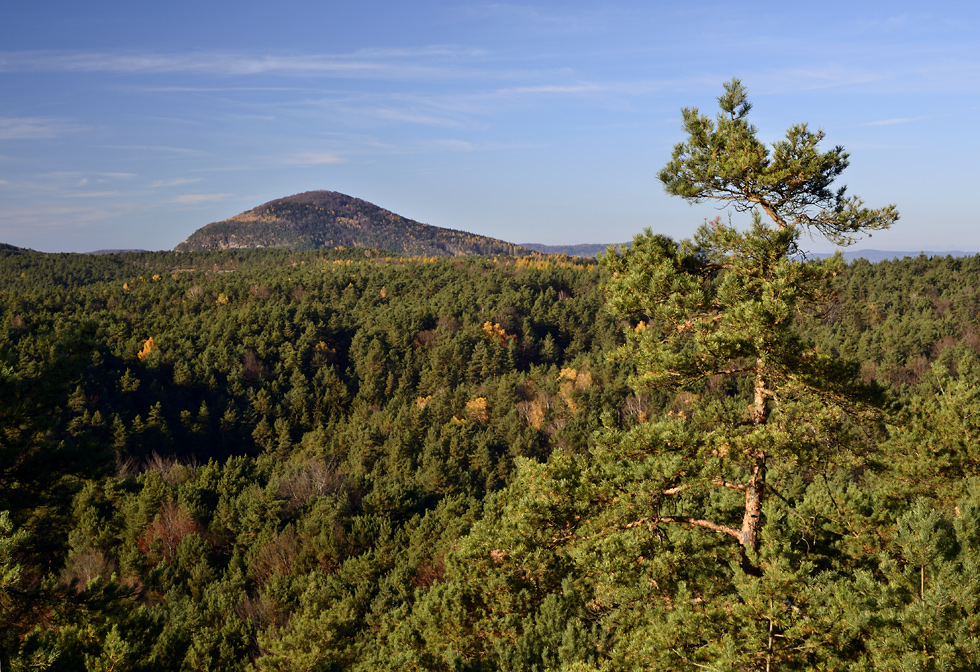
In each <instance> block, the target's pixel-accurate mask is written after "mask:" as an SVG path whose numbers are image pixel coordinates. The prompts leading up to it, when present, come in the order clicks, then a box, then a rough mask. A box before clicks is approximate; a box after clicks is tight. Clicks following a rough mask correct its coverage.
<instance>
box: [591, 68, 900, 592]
mask: <svg viewBox="0 0 980 672" xmlns="http://www.w3.org/2000/svg"><path fill="white" fill-rule="evenodd" d="M718 101H719V105H720V106H721V110H722V112H721V113H720V114H719V116H718V120H717V125H715V124H713V123H712V122H711V121H710V120H708V119H707V118H706V117H703V116H701V115H700V114H699V113H698V111H697V110H696V109H685V110H684V112H683V116H684V122H685V129H686V130H687V132H688V134H689V138H688V140H687V142H685V143H682V144H679V145H677V147H676V148H675V150H674V156H673V159H672V160H671V161H670V163H668V165H667V167H666V168H664V170H663V171H661V173H660V180H661V181H662V182H663V183H664V185H665V187H666V189H667V191H668V192H669V193H672V194H676V195H680V196H682V197H684V198H687V199H689V200H692V201H700V200H703V199H705V198H720V199H723V200H725V201H726V202H730V203H731V204H732V205H733V206H734V207H735V209H736V210H751V211H752V215H753V220H752V225H751V226H750V227H749V228H748V229H747V230H745V231H739V230H738V229H736V228H735V227H734V226H732V225H730V224H728V225H726V224H723V223H722V222H721V220H720V218H718V219H716V220H715V221H713V222H711V223H707V224H705V225H704V226H702V227H701V228H700V229H699V230H698V232H697V234H696V235H695V237H694V239H693V240H691V241H684V242H682V243H681V244H680V245H677V244H675V243H674V242H673V241H671V240H670V239H668V238H665V237H662V236H654V235H653V234H651V233H650V232H649V231H647V232H646V234H645V235H642V236H637V238H636V239H635V240H634V243H633V246H632V248H630V249H628V250H626V251H624V252H623V253H622V254H616V253H615V251H613V250H610V252H608V253H607V255H606V256H605V258H604V260H603V262H604V264H605V266H606V267H607V268H608V269H609V271H610V272H611V279H610V280H609V282H608V285H607V291H608V293H609V300H610V306H611V308H612V309H613V311H614V312H616V313H617V314H618V315H619V316H622V317H628V318H631V319H633V320H634V324H635V327H634V328H632V329H630V330H628V332H627V339H626V343H625V345H624V346H623V347H622V348H621V350H620V351H619V356H620V357H623V358H624V359H627V360H629V361H631V362H633V363H635V365H636V366H637V369H638V370H637V374H636V375H635V376H634V377H633V379H632V382H633V383H634V385H635V386H637V387H640V388H645V387H653V388H659V389H661V390H663V391H665V392H667V393H669V394H671V395H673V396H674V408H673V409H672V415H671V416H670V417H668V418H665V419H663V420H660V421H658V422H656V423H654V424H653V426H651V427H642V428H639V429H637V430H635V431H634V432H633V433H632V435H631V436H632V437H634V440H632V441H630V440H627V441H624V442H622V443H621V444H618V445H620V448H619V449H618V451H613V455H610V456H608V457H609V458H611V459H622V460H624V461H625V462H627V463H632V464H634V465H635V464H637V463H640V464H642V465H643V467H642V469H641V470H640V471H641V473H642V474H647V475H649V478H646V479H645V480H647V481H649V480H650V479H652V481H653V482H652V483H650V482H647V483H646V484H645V485H644V486H643V487H641V488H639V489H638V491H634V492H633V493H631V496H626V497H622V498H619V501H620V503H623V502H629V504H628V505H627V506H626V507H625V509H624V511H623V515H624V516H626V517H628V518H632V519H633V520H632V521H626V522H627V523H628V524H637V525H639V524H643V525H648V526H651V527H654V528H655V527H657V526H659V525H661V524H667V523H682V524H685V525H689V526H694V527H700V528H706V529H708V530H712V531H715V532H719V533H722V534H726V535H729V536H730V537H733V538H734V539H735V540H737V542H738V544H739V545H740V547H741V550H742V563H743V567H744V569H745V570H746V571H747V572H749V573H759V572H760V568H759V566H758V563H757V560H755V554H756V552H757V550H758V547H759V540H760V533H761V530H762V525H763V506H764V503H765V500H766V498H767V496H768V495H769V494H770V493H769V490H770V483H769V475H770V472H773V471H776V472H778V473H780V474H782V475H789V474H792V473H793V471H794V470H795V469H797V468H799V467H800V466H807V467H810V466H815V465H819V464H821V463H823V462H824V461H826V460H827V459H829V458H831V457H833V455H834V453H837V452H838V451H839V450H840V443H841V441H842V440H843V439H844V437H845V432H844V428H845V426H844V422H843V420H842V418H844V417H845V416H844V414H845V412H846V411H848V410H855V409H859V408H860V407H859V406H857V405H856V402H858V401H859V400H860V398H861V396H862V393H863V392H865V391H866V390H862V389H861V387H860V386H859V385H856V384H855V383H854V382H853V380H854V378H855V376H856V374H857V369H856V367H854V366H850V365H848V364H847V363H842V362H841V361H840V360H839V359H837V358H833V357H829V356H827V355H825V354H823V353H821V352H819V351H818V350H817V349H816V348H814V347H813V346H812V345H811V344H810V343H808V342H807V340H806V339H805V338H803V337H802V336H801V335H800V334H799V333H798V332H797V329H796V328H795V327H796V323H797V319H798V318H799V316H800V315H801V314H807V313H810V312H813V311H814V310H815V309H816V308H819V307H820V306H821V305H822V304H823V303H824V302H825V301H826V300H827V298H829V296H830V291H829V290H830V280H831V279H832V278H833V276H834V275H836V274H837V273H838V272H840V270H841V267H842V262H841V260H840V258H839V257H834V258H831V259H828V260H824V261H808V262H803V261H799V260H797V259H796V258H795V254H796V252H797V239H798V237H799V235H800V233H801V229H813V230H815V231H817V232H820V233H822V234H824V235H826V236H827V237H828V238H830V239H831V240H834V241H837V242H846V241H848V240H850V239H851V238H852V237H853V236H855V235H857V234H860V233H862V232H865V231H867V230H869V229H879V228H885V227H887V226H889V225H890V224H891V223H892V222H893V221H895V220H896V219H897V217H898V215H897V212H896V211H895V209H894V206H888V207H886V208H882V209H880V210H868V209H863V208H861V207H860V200H859V199H855V198H851V199H845V198H844V190H843V189H839V190H837V191H836V192H831V191H830V189H829V187H830V185H831V183H832V182H833V180H834V178H836V177H837V176H838V175H839V174H840V172H841V171H842V170H843V169H844V168H845V167H846V166H847V154H846V153H845V152H843V150H842V149H841V148H840V147H837V148H835V149H834V150H832V151H831V152H826V153H820V152H818V151H817V149H816V144H817V142H819V140H820V139H821V138H822V137H823V136H822V134H821V133H810V132H809V131H808V130H807V127H806V125H805V124H803V125H797V126H794V127H792V128H791V129H790V130H789V131H788V132H787V139H786V140H784V141H781V142H777V143H775V144H774V145H773V147H772V154H771V155H770V152H769V149H768V148H767V147H766V146H765V145H764V144H763V143H761V142H759V141H758V140H757V139H756V131H755V129H754V128H753V127H752V126H751V125H749V124H748V123H747V121H746V119H745V118H746V114H747V113H748V111H749V109H750V107H751V105H750V104H749V103H748V100H747V99H746V94H745V90H744V88H743V87H742V85H741V83H740V82H739V81H738V80H732V81H731V82H729V83H727V84H726V85H725V93H724V95H722V96H721V97H720V98H719V99H718ZM760 209H761V210H763V211H764V212H766V213H767V214H769V215H770V217H771V218H772V222H773V224H775V226H772V225H767V224H765V223H764V222H763V221H762V217H761V215H760V214H759V210H760ZM617 452H618V454H617ZM717 489H721V490H722V491H728V492H730V493H737V495H738V496H739V497H740V498H741V499H742V504H741V506H738V507H734V508H733V507H732V506H731V504H730V503H728V504H719V503H715V504H714V506H721V507H722V509H723V510H722V511H720V512H718V514H719V515H718V516H717V517H714V518H713V517H711V516H708V515H705V514H706V512H707V511H709V510H711V506H712V505H711V504H709V503H706V501H705V500H704V497H705V493H707V492H709V491H712V490H717ZM638 493H642V495H638ZM726 507H727V508H728V511H724V509H725V508H726Z"/></svg>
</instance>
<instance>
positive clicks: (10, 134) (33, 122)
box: [0, 117, 83, 140]
mask: <svg viewBox="0 0 980 672" xmlns="http://www.w3.org/2000/svg"><path fill="white" fill-rule="evenodd" d="M80 130H83V127H82V126H79V125H77V124H73V123H71V122H70V121H68V120H65V119H58V118H55V117H0V140H43V139H47V138H54V137H58V136H60V135H65V134H68V133H75V132H78V131H80Z"/></svg>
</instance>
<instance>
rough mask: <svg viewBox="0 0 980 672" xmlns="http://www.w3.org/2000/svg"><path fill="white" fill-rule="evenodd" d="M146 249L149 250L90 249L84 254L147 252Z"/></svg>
mask: <svg viewBox="0 0 980 672" xmlns="http://www.w3.org/2000/svg"><path fill="white" fill-rule="evenodd" d="M148 251H149V250H135V249H134V250H92V251H91V252H86V253H85V254H94V255H100V254H127V253H129V252H133V253H139V252H148Z"/></svg>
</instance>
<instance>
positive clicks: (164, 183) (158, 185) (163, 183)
mask: <svg viewBox="0 0 980 672" xmlns="http://www.w3.org/2000/svg"><path fill="white" fill-rule="evenodd" d="M200 181H201V178H199V177H178V178H175V179H172V180H156V181H155V182H151V183H150V188H151V189H163V188H165V187H179V186H182V185H185V184H193V183H195V182H200Z"/></svg>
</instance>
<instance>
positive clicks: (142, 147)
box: [102, 145, 208, 156]
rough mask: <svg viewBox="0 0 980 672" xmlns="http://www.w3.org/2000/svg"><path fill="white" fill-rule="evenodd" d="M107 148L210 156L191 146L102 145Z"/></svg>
mask: <svg viewBox="0 0 980 672" xmlns="http://www.w3.org/2000/svg"><path fill="white" fill-rule="evenodd" d="M102 147H103V148H105V149H121V150H124V151H142V152H159V153H161V154H184V155H187V156H208V153H207V152H205V151H202V150H200V149H192V148H190V147H167V146H164V145H102Z"/></svg>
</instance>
